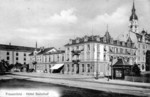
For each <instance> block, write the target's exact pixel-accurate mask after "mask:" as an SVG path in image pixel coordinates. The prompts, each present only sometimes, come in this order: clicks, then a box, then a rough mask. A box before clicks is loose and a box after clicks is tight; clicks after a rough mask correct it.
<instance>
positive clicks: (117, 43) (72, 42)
mask: <svg viewBox="0 0 150 97" xmlns="http://www.w3.org/2000/svg"><path fill="white" fill-rule="evenodd" d="M106 36H107V37H106ZM108 38H109V39H108ZM106 39H108V40H106ZM90 42H95V43H102V44H109V45H114V46H121V47H128V48H135V46H134V43H133V42H130V43H131V46H128V45H127V41H120V40H113V38H111V36H110V34H109V33H108V32H107V33H106V34H105V35H104V36H103V37H100V36H98V35H91V36H84V37H81V38H76V39H70V42H69V43H68V44H66V45H65V46H71V45H76V44H83V43H90ZM123 42H124V44H123Z"/></svg>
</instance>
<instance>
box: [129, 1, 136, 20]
mask: <svg viewBox="0 0 150 97" xmlns="http://www.w3.org/2000/svg"><path fill="white" fill-rule="evenodd" d="M135 11H136V9H135V6H134V1H133V7H132V11H131V12H132V14H131V16H130V21H132V20H133V19H135V20H138V17H137V15H136V13H135Z"/></svg>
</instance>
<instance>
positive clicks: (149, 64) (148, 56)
mask: <svg viewBox="0 0 150 97" xmlns="http://www.w3.org/2000/svg"><path fill="white" fill-rule="evenodd" d="M146 71H150V50H147V52H146Z"/></svg>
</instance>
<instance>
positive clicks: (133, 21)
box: [129, 0, 138, 33]
mask: <svg viewBox="0 0 150 97" xmlns="http://www.w3.org/2000/svg"><path fill="white" fill-rule="evenodd" d="M135 11H136V9H135V5H134V0H133V5H132V10H131V16H130V18H129V21H130V26H129V27H130V28H129V29H130V31H131V32H135V33H137V32H138V16H137V15H136V12H135Z"/></svg>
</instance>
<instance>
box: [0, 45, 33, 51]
mask: <svg viewBox="0 0 150 97" xmlns="http://www.w3.org/2000/svg"><path fill="white" fill-rule="evenodd" d="M0 50H8V51H9V50H10V51H23V52H32V51H34V50H35V48H34V47H25V46H16V45H6V44H0Z"/></svg>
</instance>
